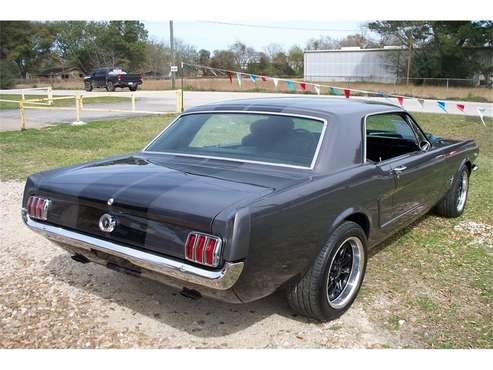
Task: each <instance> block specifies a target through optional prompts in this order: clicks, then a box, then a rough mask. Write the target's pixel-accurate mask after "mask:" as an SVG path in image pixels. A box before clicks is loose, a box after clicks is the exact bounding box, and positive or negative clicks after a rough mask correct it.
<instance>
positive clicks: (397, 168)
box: [394, 166, 407, 172]
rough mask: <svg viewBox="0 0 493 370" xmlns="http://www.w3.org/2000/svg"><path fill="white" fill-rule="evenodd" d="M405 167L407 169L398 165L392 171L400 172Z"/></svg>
mask: <svg viewBox="0 0 493 370" xmlns="http://www.w3.org/2000/svg"><path fill="white" fill-rule="evenodd" d="M405 169H407V167H406V166H398V167H396V168H394V172H402V171H404V170H405Z"/></svg>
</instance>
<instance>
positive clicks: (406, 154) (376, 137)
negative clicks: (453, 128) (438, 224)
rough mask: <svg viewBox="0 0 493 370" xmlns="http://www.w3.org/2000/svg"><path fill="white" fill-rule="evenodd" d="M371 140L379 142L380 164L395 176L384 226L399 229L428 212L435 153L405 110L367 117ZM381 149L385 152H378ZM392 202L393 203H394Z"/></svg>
mask: <svg viewBox="0 0 493 370" xmlns="http://www.w3.org/2000/svg"><path fill="white" fill-rule="evenodd" d="M367 142H368V143H372V142H377V143H380V144H378V145H377V147H378V148H377V149H374V148H373V149H371V148H369V149H371V151H372V155H373V156H374V157H377V158H379V161H378V163H377V167H378V168H379V169H380V170H381V171H382V173H386V174H387V176H390V177H393V179H394V191H393V192H392V196H391V200H388V199H387V201H386V202H385V204H384V203H381V205H380V212H381V219H382V221H383V222H382V223H381V227H390V228H398V227H401V226H402V225H403V224H405V223H406V222H409V219H412V218H415V217H416V216H417V215H419V214H421V213H423V212H424V210H425V209H426V208H427V206H428V205H429V203H430V202H429V199H430V197H431V196H432V194H431V192H432V191H433V181H432V180H431V179H432V177H433V176H434V175H435V171H436V169H435V168H434V167H433V166H432V158H433V154H432V153H431V154H430V153H428V149H429V148H427V147H426V145H423V149H424V150H423V149H421V148H420V138H419V137H418V136H417V133H416V131H415V129H414V127H413V126H412V124H411V123H410V122H409V121H408V117H407V115H406V114H405V113H401V112H398V113H385V114H379V115H374V116H370V117H368V118H367ZM378 150H380V151H381V153H380V154H381V155H380V156H379V155H378V153H377V152H378ZM390 204H391V205H390Z"/></svg>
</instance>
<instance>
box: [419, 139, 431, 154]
mask: <svg viewBox="0 0 493 370" xmlns="http://www.w3.org/2000/svg"><path fill="white" fill-rule="evenodd" d="M430 148H431V144H430V143H429V142H427V141H422V142H420V143H419V149H421V150H422V151H423V152H427V151H428V150H430Z"/></svg>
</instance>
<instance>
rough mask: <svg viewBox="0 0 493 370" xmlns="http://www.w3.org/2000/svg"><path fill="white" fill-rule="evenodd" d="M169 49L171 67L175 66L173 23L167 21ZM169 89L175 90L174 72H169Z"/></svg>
mask: <svg viewBox="0 0 493 370" xmlns="http://www.w3.org/2000/svg"><path fill="white" fill-rule="evenodd" d="M169 48H170V50H171V65H172V66H174V65H175V38H174V37H173V21H169ZM171 88H172V89H173V90H174V89H175V72H173V71H171Z"/></svg>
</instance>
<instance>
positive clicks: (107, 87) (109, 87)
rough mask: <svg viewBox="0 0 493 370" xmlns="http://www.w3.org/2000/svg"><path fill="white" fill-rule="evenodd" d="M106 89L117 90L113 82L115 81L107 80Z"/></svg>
mask: <svg viewBox="0 0 493 370" xmlns="http://www.w3.org/2000/svg"><path fill="white" fill-rule="evenodd" d="M106 91H115V85H114V84H113V82H111V81H107V82H106Z"/></svg>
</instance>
